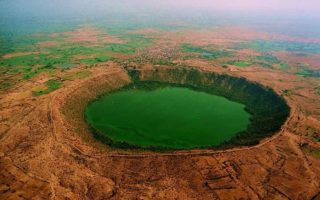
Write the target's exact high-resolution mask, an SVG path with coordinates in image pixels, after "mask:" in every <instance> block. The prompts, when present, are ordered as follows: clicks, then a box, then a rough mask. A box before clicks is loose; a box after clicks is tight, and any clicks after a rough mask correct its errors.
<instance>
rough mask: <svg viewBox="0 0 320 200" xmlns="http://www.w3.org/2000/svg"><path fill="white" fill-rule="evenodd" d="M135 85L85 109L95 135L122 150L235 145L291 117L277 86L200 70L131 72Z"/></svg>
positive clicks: (263, 134) (250, 142) (258, 136)
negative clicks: (278, 93)
mask: <svg viewBox="0 0 320 200" xmlns="http://www.w3.org/2000/svg"><path fill="white" fill-rule="evenodd" d="M129 74H130V76H131V78H132V80H133V81H132V83H131V84H129V85H127V86H125V87H122V88H119V89H118V90H115V91H112V92H110V93H106V94H104V95H100V96H99V97H98V98H96V99H95V100H93V101H91V102H90V103H89V104H88V106H87V107H86V109H85V118H86V121H87V123H88V124H89V126H90V127H91V131H92V133H93V135H94V137H95V138H96V139H98V140H100V141H101V142H103V143H106V144H108V145H111V146H114V147H119V148H142V149H153V150H162V149H171V150H176V149H194V148H232V147H235V146H248V145H255V144H258V143H259V141H260V140H261V139H263V138H265V137H268V136H270V135H272V134H273V133H275V132H277V131H278V130H279V129H280V128H281V126H282V124H283V123H284V122H285V121H286V119H287V117H288V115H289V111H290V109H289V107H288V105H287V104H286V102H285V100H284V99H283V98H282V97H280V96H278V95H277V94H276V93H275V92H274V91H273V90H272V89H270V88H266V87H264V86H262V85H260V84H257V83H254V82H250V81H248V80H246V79H244V78H237V77H232V76H228V75H219V74H215V73H204V72H201V71H200V70H185V69H170V70H161V71H159V70H151V71H139V70H132V71H129Z"/></svg>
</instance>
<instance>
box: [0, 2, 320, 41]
mask: <svg viewBox="0 0 320 200" xmlns="http://www.w3.org/2000/svg"><path fill="white" fill-rule="evenodd" d="M0 18H1V20H0V24H1V26H2V27H3V30H2V31H4V30H7V31H9V30H11V29H12V30H13V31H14V30H15V29H22V28H23V27H24V26H25V24H26V22H28V23H32V22H36V23H37V26H39V23H42V24H44V25H46V26H47V25H52V24H55V23H56V24H58V23H66V22H76V23H77V24H83V23H100V22H101V21H103V22H107V23H109V24H110V23H111V22H110V21H121V22H125V23H126V24H130V25H132V26H134V25H142V26H147V27H149V26H150V27H152V26H153V25H154V26H157V25H159V24H160V25H161V24H164V23H167V22H186V23H190V24H192V25H205V26H211V25H228V24H232V25H234V24H235V25H246V26H254V27H256V28H259V29H263V30H266V31H274V32H281V33H282V32H283V33H286V34H294V35H298V36H299V35H302V36H306V37H320V26H319V25H318V23H317V22H318V21H319V20H320V1H317V0H307V1H300V0H282V1H277V0H269V1H262V0H233V1H227V2H226V1H222V0H184V1H179V2H177V1H171V0H162V1H157V0H118V1H112V0H91V1H89V0H67V1H63V0H30V1H23V0H11V1H10V0H1V1H0ZM119 24H120V23H119ZM13 27H14V28H13Z"/></svg>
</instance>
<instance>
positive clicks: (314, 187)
mask: <svg viewBox="0 0 320 200" xmlns="http://www.w3.org/2000/svg"><path fill="white" fill-rule="evenodd" d="M181 62H185V63H188V64H190V65H192V66H194V67H197V68H198V69H200V70H202V71H203V72H210V71H214V72H216V73H228V74H230V75H233V76H242V77H246V78H248V79H250V80H252V81H258V82H260V83H261V84H263V85H268V86H270V87H272V88H274V89H275V91H276V92H277V93H279V94H282V92H283V91H284V90H290V91H292V95H290V96H286V97H285V98H286V100H287V101H288V104H289V105H290V107H291V108H292V112H291V115H290V118H289V120H288V121H287V123H286V124H285V125H284V126H283V128H282V130H281V131H280V132H279V133H277V134H275V136H274V137H272V138H268V139H265V140H264V141H261V143H260V144H259V145H257V146H253V147H242V148H236V149H230V150H225V151H214V150H191V151H178V152H166V153H155V152H142V151H128V150H126V151H124V150H117V149H111V148H109V147H107V146H104V145H102V144H100V143H99V142H97V141H94V140H93V139H92V137H91V135H90V133H89V131H88V128H87V126H86V124H85V122H84V119H83V115H81V113H82V112H83V109H84V108H85V105H86V104H87V103H88V101H89V100H90V99H93V98H95V97H96V96H97V95H99V94H102V93H104V92H107V91H110V90H112V89H116V88H119V87H121V86H123V85H125V84H128V83H130V78H129V76H128V75H127V73H126V71H125V70H124V69H123V68H122V67H121V66H119V65H118V64H116V63H112V62H109V63H104V64H100V65H99V66H96V67H94V68H90V69H88V70H90V71H92V75H91V76H90V77H88V78H85V79H79V80H76V81H65V82H64V85H63V88H61V89H59V90H57V91H55V92H53V93H51V94H49V95H43V96H41V97H39V98H35V97H32V96H31V89H30V88H32V87H33V86H34V85H35V84H39V85H41V84H42V83H43V81H45V77H44V76H38V77H37V78H36V79H35V80H34V82H22V83H20V84H18V85H17V86H16V87H15V88H12V89H10V90H9V91H7V92H6V93H3V94H0V97H1V98H0V122H1V123H0V125H1V126H0V144H1V145H0V199H31V198H32V199H130V200H131V199H226V200H229V199H297V200H304V199H306V200H307V199H319V198H320V160H319V159H318V158H316V157H314V156H312V154H311V153H310V152H311V150H313V149H319V147H320V144H319V142H314V141H312V140H311V139H310V136H311V135H313V134H318V136H319V132H320V105H319V96H317V95H315V94H314V93H313V90H312V89H311V88H313V87H314V86H316V85H319V80H316V79H304V78H301V80H299V78H297V77H296V76H294V75H289V74H281V72H273V71H271V70H267V69H261V68H254V67H253V68H250V69H249V68H243V69H242V68H241V69H238V70H237V71H233V70H230V69H224V68H221V67H213V66H212V65H211V64H206V63H205V62H204V61H201V62H200V61H196V60H194V61H192V62H191V61H181ZM136 66H137V65H134V63H131V64H129V66H127V67H136ZM154 69H155V67H153V66H152V65H146V66H144V67H141V70H142V72H143V73H142V74H143V78H144V79H148V76H149V74H150V72H152V71H153V70H154ZM165 69H166V67H159V71H160V73H163V78H164V79H166V78H167V76H166V70H165ZM297 87H299V89H297Z"/></svg>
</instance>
